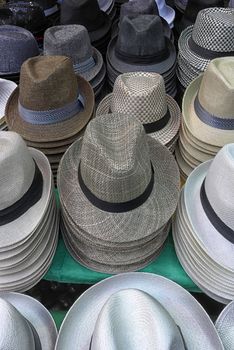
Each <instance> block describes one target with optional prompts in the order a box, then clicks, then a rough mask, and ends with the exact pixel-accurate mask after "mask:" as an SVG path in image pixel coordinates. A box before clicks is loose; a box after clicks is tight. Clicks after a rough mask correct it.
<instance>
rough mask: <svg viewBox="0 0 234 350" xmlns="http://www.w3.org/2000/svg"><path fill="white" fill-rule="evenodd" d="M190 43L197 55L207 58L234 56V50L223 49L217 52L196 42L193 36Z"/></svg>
mask: <svg viewBox="0 0 234 350" xmlns="http://www.w3.org/2000/svg"><path fill="white" fill-rule="evenodd" d="M188 45H189V47H190V49H191V50H192V51H193V52H195V53H196V54H197V55H199V56H201V57H203V58H205V59H207V60H212V59H214V58H218V57H224V56H233V55H234V51H222V52H220V51H219V52H217V51H213V50H209V49H206V48H204V47H202V46H200V45H198V44H197V43H195V41H194V40H193V38H192V37H190V38H189V40H188Z"/></svg>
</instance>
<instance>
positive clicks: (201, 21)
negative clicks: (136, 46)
mask: <svg viewBox="0 0 234 350" xmlns="http://www.w3.org/2000/svg"><path fill="white" fill-rule="evenodd" d="M178 47H179V57H180V60H179V62H178V71H177V72H178V75H180V76H184V75H185V74H186V72H187V70H188V72H189V70H190V69H187V68H186V67H185V65H184V64H181V62H183V61H184V62H186V61H187V63H188V65H189V66H191V71H196V70H197V75H196V76H198V75H199V74H200V73H202V72H204V71H205V70H206V68H207V66H208V64H209V62H210V61H211V60H212V59H214V58H217V57H225V56H233V55H234V9H228V8H217V7H214V8H208V9H204V10H202V11H200V12H199V13H198V16H197V19H196V22H195V24H194V26H190V27H188V28H186V29H185V30H184V31H183V32H182V33H181V35H180V38H179V42H178ZM186 75H189V73H188V74H186ZM194 78H195V77H194V76H193V77H191V79H190V80H189V79H188V81H187V83H186V86H185V85H184V86H185V87H187V86H188V85H189V83H190V82H191V81H192V80H193V79H194Z"/></svg>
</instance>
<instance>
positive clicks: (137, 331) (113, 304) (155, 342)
mask: <svg viewBox="0 0 234 350" xmlns="http://www.w3.org/2000/svg"><path fill="white" fill-rule="evenodd" d="M142 344H144V348H145V349H165V350H172V349H181V350H182V349H184V344H183V339H182V336H181V334H180V331H179V329H178V327H177V326H176V324H175V322H174V320H173V319H172V317H171V316H170V314H169V313H168V312H167V310H166V309H165V308H164V307H163V306H162V305H161V304H160V303H159V302H158V301H157V300H156V299H154V298H153V297H152V296H150V295H149V294H147V293H145V292H142V291H140V290H137V289H125V290H121V291H119V292H116V293H114V294H113V295H112V296H111V297H110V298H109V299H108V300H107V302H106V303H105V304H104V306H103V308H102V310H101V312H100V314H99V316H98V319H97V322H96V325H95V329H94V333H93V337H92V343H91V350H98V349H105V348H108V349H110V350H111V349H123V348H126V349H129V350H133V349H134V350H138V349H139V350H140V349H142Z"/></svg>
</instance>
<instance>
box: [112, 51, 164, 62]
mask: <svg viewBox="0 0 234 350" xmlns="http://www.w3.org/2000/svg"><path fill="white" fill-rule="evenodd" d="M115 54H116V56H117V57H118V58H119V59H120V60H122V61H124V62H126V63H130V64H147V63H149V64H150V63H159V62H162V61H164V60H165V59H166V58H167V57H168V56H169V50H168V48H167V47H165V48H164V49H163V50H161V51H159V52H158V53H157V54H153V55H131V54H128V53H126V52H123V51H122V50H120V49H118V48H117V47H116V48H115Z"/></svg>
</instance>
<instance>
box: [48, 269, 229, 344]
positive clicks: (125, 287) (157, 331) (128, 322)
mask: <svg viewBox="0 0 234 350" xmlns="http://www.w3.org/2000/svg"><path fill="white" fill-rule="evenodd" d="M181 309H183V312H182V313H181ZM107 320H108V321H107ZM149 320H150V322H148V321H149ZM191 320H192V324H191ZM188 325H190V326H188ZM191 329H193V332H192V333H191ZM104 341H105V342H104ZM70 344H73V346H74V347H75V348H76V349H77V350H79V349H82V350H88V349H92V350H95V349H100V348H102V349H105V348H106V349H107V348H108V349H114V348H117V347H118V348H123V347H125V346H126V344H127V348H128V349H129V350H130V349H131V350H132V349H134V350H135V349H142V346H144V345H148V348H157V347H158V348H160V349H173V348H175V349H181V350H182V349H188V350H190V349H191V350H192V349H194V350H196V349H197V350H198V349H199V350H201V349H209V350H213V349H217V350H218V349H220V350H222V349H223V346H222V343H221V341H220V339H219V337H218V334H217V332H216V330H215V327H214V325H213V323H212V321H211V320H210V318H209V317H208V315H207V314H206V312H205V311H204V309H203V308H202V307H201V305H200V304H199V303H198V302H197V301H196V300H195V298H193V297H192V296H191V294H189V293H188V292H187V291H186V290H184V289H183V288H181V287H180V286H179V285H177V284H176V283H174V282H172V281H170V280H168V279H166V278H164V277H161V276H158V275H154V274H150V273H125V274H120V275H117V276H114V277H110V278H107V279H105V280H103V281H102V282H99V283H97V284H96V285H95V286H93V287H92V288H89V289H88V290H87V291H86V292H85V293H83V294H82V295H81V296H80V297H79V298H78V300H77V301H76V302H75V303H74V304H73V306H72V307H71V309H70V310H69V312H68V314H67V316H66V318H65V319H64V321H63V324H62V326H61V328H60V331H59V336H58V339H57V342H56V346H55V350H62V349H66V348H69V346H70ZM142 344H144V345H142Z"/></svg>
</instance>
